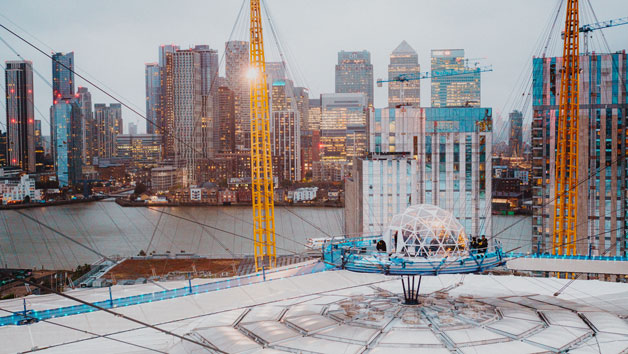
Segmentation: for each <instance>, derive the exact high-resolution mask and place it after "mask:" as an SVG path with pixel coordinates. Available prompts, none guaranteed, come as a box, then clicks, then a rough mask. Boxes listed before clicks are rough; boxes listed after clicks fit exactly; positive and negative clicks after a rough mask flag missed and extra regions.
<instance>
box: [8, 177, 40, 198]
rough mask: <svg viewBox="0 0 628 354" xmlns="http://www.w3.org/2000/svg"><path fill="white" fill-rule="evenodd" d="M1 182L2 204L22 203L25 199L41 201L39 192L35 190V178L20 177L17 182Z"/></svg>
mask: <svg viewBox="0 0 628 354" xmlns="http://www.w3.org/2000/svg"><path fill="white" fill-rule="evenodd" d="M2 182H3V183H0V198H2V204H7V203H15V202H22V201H24V200H25V199H28V200H30V201H35V200H41V199H42V193H41V190H40V189H35V178H33V177H31V176H30V175H22V177H20V179H19V181H15V180H13V181H12V180H4V181H2ZM26 197H28V198H26Z"/></svg>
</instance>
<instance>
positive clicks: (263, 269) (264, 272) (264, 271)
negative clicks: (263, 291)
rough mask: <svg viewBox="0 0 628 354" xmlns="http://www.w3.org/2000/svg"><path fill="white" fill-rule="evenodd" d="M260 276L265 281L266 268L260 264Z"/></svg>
mask: <svg viewBox="0 0 628 354" xmlns="http://www.w3.org/2000/svg"><path fill="white" fill-rule="evenodd" d="M262 278H263V279H264V281H266V268H265V267H264V266H262Z"/></svg>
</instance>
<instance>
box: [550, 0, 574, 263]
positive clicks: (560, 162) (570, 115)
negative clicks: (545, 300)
mask: <svg viewBox="0 0 628 354" xmlns="http://www.w3.org/2000/svg"><path fill="white" fill-rule="evenodd" d="M579 30H580V27H579V14H578V0H568V1H567V10H566V19H565V30H564V36H563V63H562V68H561V69H560V73H561V80H560V96H559V108H558V131H557V134H556V135H557V139H556V182H555V184H554V235H553V243H552V253H553V254H557V255H575V254H576V250H577V248H576V228H577V225H578V191H577V187H578V109H579V107H578V97H579V81H578V80H579V76H580V62H579V45H580V38H579Z"/></svg>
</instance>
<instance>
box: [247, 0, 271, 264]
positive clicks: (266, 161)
mask: <svg viewBox="0 0 628 354" xmlns="http://www.w3.org/2000/svg"><path fill="white" fill-rule="evenodd" d="M260 2H261V0H251V16H250V21H251V22H250V42H249V43H250V44H249V45H250V51H249V53H250V66H251V67H250V71H249V73H250V74H251V75H249V76H250V77H249V79H250V80H251V82H250V90H251V91H250V93H251V184H252V199H253V224H254V225H253V229H254V230H253V232H254V249H255V269H256V270H257V271H259V270H260V269H262V267H267V268H269V267H270V268H272V267H275V265H276V249H275V206H274V201H273V191H274V188H273V167H272V158H271V146H270V127H269V125H270V124H269V114H268V87H267V86H266V59H265V57H264V38H263V36H262V14H261V7H260V5H261V4H260Z"/></svg>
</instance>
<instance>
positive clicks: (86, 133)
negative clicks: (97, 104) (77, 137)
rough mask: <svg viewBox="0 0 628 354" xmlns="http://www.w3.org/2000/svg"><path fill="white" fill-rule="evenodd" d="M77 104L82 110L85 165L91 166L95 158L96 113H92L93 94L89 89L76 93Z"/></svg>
mask: <svg viewBox="0 0 628 354" xmlns="http://www.w3.org/2000/svg"><path fill="white" fill-rule="evenodd" d="M75 97H76V103H77V104H78V106H79V109H80V110H81V133H82V137H81V142H82V147H81V150H82V154H83V155H82V159H83V165H91V164H92V157H93V156H94V129H95V127H94V112H93V111H92V94H91V93H90V92H89V90H88V89H87V87H79V88H78V90H77V92H76V95H75Z"/></svg>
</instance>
